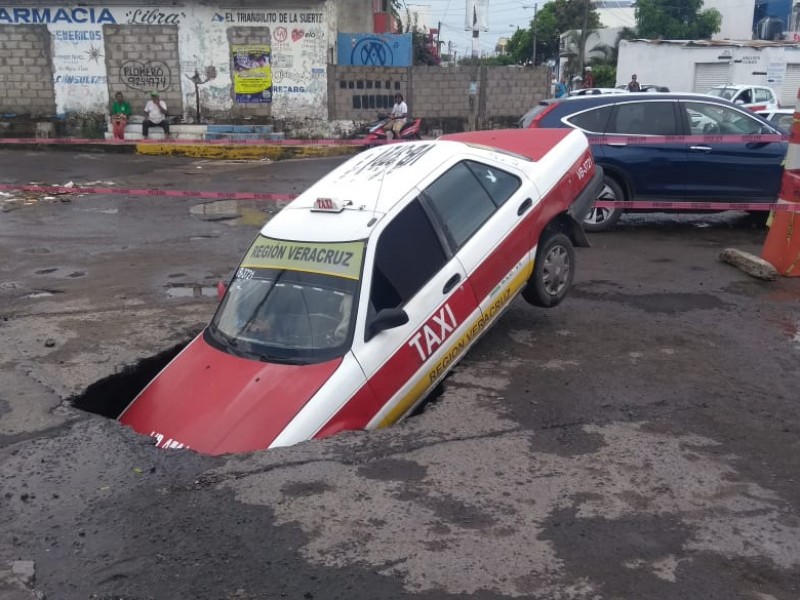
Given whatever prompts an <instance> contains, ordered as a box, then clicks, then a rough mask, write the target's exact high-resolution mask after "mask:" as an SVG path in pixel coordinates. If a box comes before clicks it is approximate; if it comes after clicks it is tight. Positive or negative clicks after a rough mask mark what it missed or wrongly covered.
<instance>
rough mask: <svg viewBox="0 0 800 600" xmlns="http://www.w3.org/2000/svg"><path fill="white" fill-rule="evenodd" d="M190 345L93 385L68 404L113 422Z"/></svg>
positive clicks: (183, 345) (167, 352) (71, 399)
mask: <svg viewBox="0 0 800 600" xmlns="http://www.w3.org/2000/svg"><path fill="white" fill-rule="evenodd" d="M189 341H190V340H187V341H186V342H184V343H182V344H178V345H177V346H173V347H172V348H170V349H168V350H164V351H163V352H159V353H158V354H156V355H155V356H151V357H148V358H144V359H142V360H140V361H139V362H137V363H136V364H133V365H129V366H127V367H125V368H124V369H123V370H122V371H120V372H119V373H115V374H114V375H109V376H108V377H104V378H103V379H100V380H99V381H96V382H94V383H93V384H92V385H90V386H89V387H88V388H86V391H85V392H84V393H83V394H80V395H78V396H73V397H72V398H70V399H69V402H70V403H71V404H72V406H74V407H75V408H77V409H80V410H84V411H86V412H90V413H94V414H96V415H101V416H103V417H108V418H109V419H116V418H117V417H118V416H119V415H120V414H121V413H122V411H123V410H125V407H127V406H128V404H130V403H131V402H132V401H133V399H134V398H136V396H138V395H139V392H141V391H142V390H143V389H144V388H145V386H146V385H147V384H148V383H150V381H151V380H152V379H153V378H154V377H155V376H156V375H158V373H159V372H160V371H161V369H163V368H164V367H166V366H167V364H168V363H169V361H171V360H172V359H173V358H175V357H176V356H177V355H178V353H179V352H180V351H181V350H183V348H184V347H185V346H186V345H187V344H188V343H189Z"/></svg>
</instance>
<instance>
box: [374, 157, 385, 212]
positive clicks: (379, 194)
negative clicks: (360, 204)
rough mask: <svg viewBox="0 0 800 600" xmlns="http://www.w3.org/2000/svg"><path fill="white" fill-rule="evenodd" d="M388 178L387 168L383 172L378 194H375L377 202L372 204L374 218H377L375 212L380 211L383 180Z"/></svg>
mask: <svg viewBox="0 0 800 600" xmlns="http://www.w3.org/2000/svg"><path fill="white" fill-rule="evenodd" d="M384 179H386V169H384V170H383V172H382V173H381V184H380V185H379V186H378V195H377V196H375V202H374V203H373V205H372V218H373V219H374V218H375V213H376V212H378V202H379V201H380V199H381V194H383V180H384Z"/></svg>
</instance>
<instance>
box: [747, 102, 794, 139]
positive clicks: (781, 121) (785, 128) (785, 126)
mask: <svg viewBox="0 0 800 600" xmlns="http://www.w3.org/2000/svg"><path fill="white" fill-rule="evenodd" d="M756 114H759V115H761V116H762V117H764V118H765V119H766V120H767V121H769V122H770V123H772V124H773V125H775V127H777V128H778V129H780V130H781V131H782V132H783V133H785V134H787V135H789V134H790V133H791V132H792V123H793V122H794V109H793V108H776V109H774V110H759V111H756Z"/></svg>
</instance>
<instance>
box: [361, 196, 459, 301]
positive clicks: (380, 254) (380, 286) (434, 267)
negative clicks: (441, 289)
mask: <svg viewBox="0 0 800 600" xmlns="http://www.w3.org/2000/svg"><path fill="white" fill-rule="evenodd" d="M446 262H447V257H446V256H445V253H444V249H443V248H442V244H441V243H440V242H439V238H438V236H437V235H436V232H435V230H434V229H433V225H432V224H431V222H430V220H429V219H428V217H427V215H426V214H425V211H424V210H423V209H422V206H421V205H420V203H419V200H418V199H417V200H414V201H413V202H411V204H409V205H408V206H406V207H405V208H404V209H403V210H402V211H401V212H400V214H398V215H397V216H396V217H395V218H394V219H392V222H391V223H389V225H388V226H387V227H386V229H384V231H383V233H382V234H381V235H380V237H379V238H378V246H377V249H376V251H375V268H374V271H373V275H372V289H370V296H369V298H370V311H371V312H372V311H374V312H375V313H377V312H379V311H381V310H383V309H384V308H399V307H400V306H402V305H404V304H405V303H406V302H408V301H409V300H410V299H411V298H413V297H414V295H415V294H416V293H417V292H418V291H419V290H420V289H422V286H424V285H425V284H426V283H427V282H428V281H429V280H430V279H431V278H432V277H433V276H434V275H435V274H436V273H437V272H438V271H439V270H440V269H441V268H442V267H444V265H445V263H446Z"/></svg>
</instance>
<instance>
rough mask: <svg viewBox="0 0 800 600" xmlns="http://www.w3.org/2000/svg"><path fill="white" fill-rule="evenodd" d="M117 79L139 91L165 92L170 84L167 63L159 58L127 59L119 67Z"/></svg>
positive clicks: (170, 77) (170, 75)
mask: <svg viewBox="0 0 800 600" xmlns="http://www.w3.org/2000/svg"><path fill="white" fill-rule="evenodd" d="M119 79H120V81H121V82H122V83H124V84H125V85H126V86H127V87H129V88H130V89H132V90H138V91H140V92H149V91H152V90H155V91H157V92H165V91H167V90H168V89H169V88H170V87H171V86H172V73H171V72H170V69H169V65H167V63H165V62H162V61H160V60H151V61H148V62H141V61H138V60H129V61H126V62H124V63H122V66H120V68H119Z"/></svg>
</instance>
